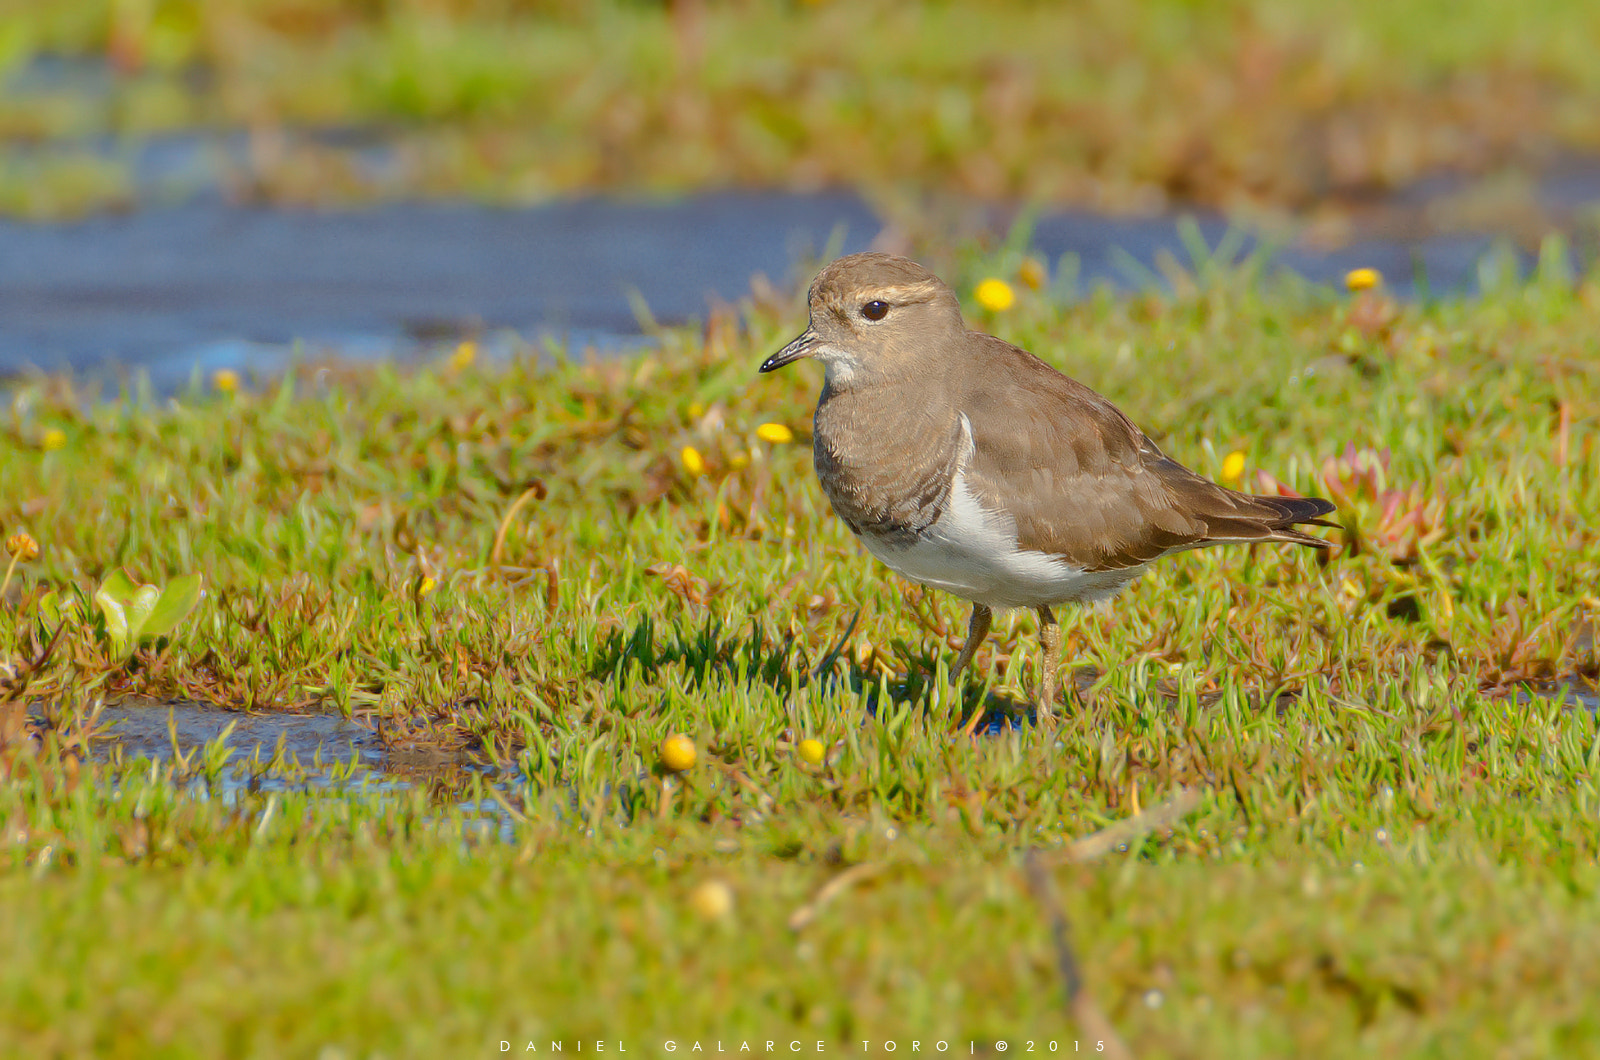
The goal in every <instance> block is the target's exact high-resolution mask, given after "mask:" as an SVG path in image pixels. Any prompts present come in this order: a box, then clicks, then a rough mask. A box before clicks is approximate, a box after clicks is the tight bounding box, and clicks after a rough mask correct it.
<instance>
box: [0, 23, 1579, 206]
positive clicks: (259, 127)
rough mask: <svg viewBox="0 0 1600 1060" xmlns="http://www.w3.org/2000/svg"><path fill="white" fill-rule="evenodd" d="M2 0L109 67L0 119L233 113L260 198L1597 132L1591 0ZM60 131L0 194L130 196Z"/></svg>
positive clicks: (1435, 152)
mask: <svg viewBox="0 0 1600 1060" xmlns="http://www.w3.org/2000/svg"><path fill="white" fill-rule="evenodd" d="M698 6H699V5H697V4H693V3H690V4H684V5H680V8H681V9H682V10H685V11H689V10H693V9H695V8H697V7H698ZM8 7H9V8H10V10H9V11H7V8H8ZM0 12H5V17H4V20H3V21H4V24H5V26H6V29H5V32H4V33H3V34H0V69H4V68H5V67H6V66H7V65H9V66H10V67H12V68H18V67H20V66H21V65H22V64H23V63H25V62H26V61H27V60H28V59H29V58H30V57H33V56H39V55H46V56H49V55H68V56H91V57H100V58H105V59H107V60H108V61H109V62H110V64H111V65H112V67H113V68H114V69H115V70H116V71H118V73H117V74H115V75H114V76H113V77H112V79H111V83H110V85H109V87H108V88H101V87H88V86H84V85H80V86H78V87H73V86H72V85H71V84H54V85H43V86H41V87H39V88H37V89H35V90H33V91H29V92H21V91H16V92H8V93H6V94H5V96H4V97H3V98H0V140H3V141H6V142H8V143H10V144H11V145H31V144H38V143H51V142H56V141H61V140H63V139H66V140H71V139H74V138H81V137H85V136H93V135H102V134H111V135H115V136H119V137H124V138H136V137H139V136H143V135H146V134H150V133H159V132H168V131H175V130H185V129H214V128H226V129H249V130H252V131H253V132H254V133H255V134H256V136H257V144H256V149H255V150H253V151H252V156H251V160H250V161H249V162H248V163H247V169H249V171H250V172H248V173H246V174H239V175H237V176H238V177H239V179H237V180H235V181H232V182H231V185H236V187H235V188H234V190H235V191H236V192H237V193H239V194H246V195H259V196H262V197H265V198H268V199H277V200H286V201H303V200H304V199H306V198H308V197H309V198H312V199H321V200H324V201H326V200H329V199H335V200H337V199H340V198H365V197H371V196H373V195H392V194H413V193H418V192H421V193H438V192H441V191H444V192H451V193H463V192H465V193H469V194H474V195H481V196H484V197H488V198H493V199H500V200H507V199H509V200H526V199H538V198H542V197H546V196H549V195H553V194H561V193H569V192H573V191H587V190H592V189H595V188H620V189H627V190H633V191H640V190H644V191H652V192H654V191H678V190H683V189H686V188H698V187H706V186H727V185H761V186H783V187H815V186H818V185H844V186H849V187H858V188H865V189H868V190H869V191H872V192H873V193H874V194H875V195H878V196H880V197H884V198H888V199H898V198H900V197H901V196H902V195H903V193H908V192H909V193H912V194H917V193H921V192H926V191H942V192H955V193H959V194H962V195H976V196H980V197H984V198H994V197H1002V196H1004V197H1014V198H1022V199H1033V200H1042V201H1051V202H1073V203H1080V204H1088V205H1094V206H1100V207H1109V208H1114V209H1148V208H1151V207H1156V206H1160V205H1161V204H1162V203H1164V202H1167V201H1169V200H1177V201H1185V202H1201V203H1205V204H1208V205H1213V206H1221V207H1228V208H1243V209H1255V210H1261V209H1266V210H1269V211H1282V210H1289V211H1306V210H1310V209H1312V208H1313V207H1320V208H1323V209H1326V208H1327V207H1328V200H1329V196H1330V195H1331V196H1336V197H1337V196H1349V197H1354V198H1356V199H1359V198H1361V197H1363V196H1367V195H1370V194H1371V193H1373V192H1374V191H1380V190H1382V189H1385V188H1391V187H1394V186H1397V185H1400V184H1404V183H1406V182H1408V181H1411V180H1414V179H1416V178H1417V177H1419V176H1422V175H1425V174H1428V173H1431V172H1434V171H1437V170H1441V169H1443V170H1463V171H1468V172H1474V173H1482V172H1492V171H1494V170H1495V169H1497V168H1498V167H1502V166H1506V165H1535V166H1536V165H1541V164H1544V163H1546V162H1548V161H1549V160H1550V158H1551V157H1552V156H1554V155H1560V154H1562V153H1571V152H1579V153H1585V152H1589V153H1592V152H1594V151H1595V150H1597V149H1600V74H1597V73H1596V65H1595V63H1594V62H1593V61H1592V54H1591V52H1592V49H1591V48H1590V47H1589V46H1588V44H1589V42H1591V41H1593V40H1594V39H1596V35H1597V34H1600V21H1597V19H1600V15H1597V14H1596V9H1595V6H1594V5H1593V4H1591V3H1587V2H1585V0H1538V2H1535V3H1525V4H1519V5H1508V4H1505V3H1501V2H1498V0H1470V2H1467V3H1441V2H1437V0H1432V2H1427V3H1421V2H1417V3H1405V4H1396V3H1385V2H1382V0H1357V2H1352V3H1346V4H1338V5H1330V4H1327V3H1315V2H1311V0H1293V2H1286V3H1284V2H1280V3H1273V4H1264V3H1260V2H1256V0H1229V2H1227V3H1208V4H1193V3H1188V2H1185V0H1157V2H1151V3H1141V4H1119V3H1111V2H1096V3H1087V4H1074V5H1041V4H1033V3H1023V2H1020V0H1010V2H986V3H981V4H980V3H972V2H968V3H941V4H925V5H924V4H897V3H868V4H861V3H788V2H778V0H759V2H753V3H737V4H735V3H709V4H706V5H705V10H704V14H703V16H702V17H700V18H694V17H690V16H683V17H677V18H674V17H672V16H670V15H669V14H668V11H667V9H666V6H665V5H661V4H652V3H643V2H622V0H608V2H603V3H596V4H577V3H548V2H536V0H478V2H470V0H461V2H449V3H426V4H424V3H420V2H386V3H368V2H356V0H330V2H326V3H314V4H313V3H308V2H306V0H249V2H245V0H204V2H202V0H150V2H142V3H115V4H111V3H106V2H104V0H59V2H56V3H51V4H37V3H32V2H29V0H9V3H0ZM90 85H93V81H92V79H91V81H90ZM284 127H288V128H298V127H333V128H345V129H348V128H350V127H358V128H366V129H369V130H374V131H376V132H377V133H378V134H379V135H380V137H385V136H392V137H394V138H395V139H396V140H397V141H398V142H399V143H400V144H401V145H402V146H403V149H402V151H401V156H400V158H401V163H400V166H399V173H398V175H395V174H391V175H389V176H385V177H382V178H377V179H375V180H374V179H368V178H365V177H363V176H362V175H361V174H360V173H359V171H357V170H354V169H352V167H350V166H349V165H348V163H347V162H341V161H339V160H338V157H337V152H331V153H330V152H326V151H318V150H317V149H315V148H314V147H311V146H305V147H293V146H291V147H290V149H288V150H284V149H283V146H282V145H281V144H280V143H278V142H277V141H276V140H275V138H274V134H275V132H276V131H278V130H280V129H281V128H284ZM74 150H75V149H74ZM74 150H69V151H68V153H67V155H66V156H65V157H64V158H63V159H62V160H61V161H60V163H59V165H60V167H62V169H63V170H64V172H63V174H62V175H61V177H60V179H59V180H58V178H57V177H56V176H55V170H54V169H53V168H52V166H53V165H54V164H55V163H53V162H51V161H50V160H51V159H52V158H54V156H53V155H52V154H50V153H49V152H47V153H46V158H45V160H44V161H43V162H41V161H39V160H38V159H36V158H35V159H33V160H31V161H30V160H28V159H27V158H23V157H22V156H20V155H18V156H16V157H14V158H13V159H12V161H11V162H10V164H9V165H6V166H4V167H0V180H3V182H0V208H3V209H6V210H8V211H12V212H21V213H32V214H45V215H51V214H61V213H68V212H73V211H74V210H81V209H84V208H88V207H92V206H94V205H97V204H99V205H104V204H108V203H115V202H118V201H121V200H123V199H125V198H126V197H127V196H128V195H129V194H130V193H131V192H130V189H128V188H127V187H126V186H124V185H123V184H120V183H119V182H118V181H116V180H115V179H114V176H113V175H112V174H108V173H105V172H102V171H101V168H102V167H97V166H96V165H95V164H94V163H93V162H91V161H89V160H86V159H84V158H82V157H79V156H78V155H77V154H76V153H74ZM12 154H14V155H15V152H12ZM41 166H43V167H44V168H43V169H41V168H40V167H41ZM308 173H314V174H315V179H307V174H308ZM47 174H48V175H47ZM63 182H64V184H65V187H62V188H57V187H56V186H55V185H56V184H57V183H63Z"/></svg>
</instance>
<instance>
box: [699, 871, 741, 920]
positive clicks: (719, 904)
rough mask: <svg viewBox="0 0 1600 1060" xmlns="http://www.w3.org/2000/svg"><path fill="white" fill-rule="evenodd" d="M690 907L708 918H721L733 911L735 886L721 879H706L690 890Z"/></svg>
mask: <svg viewBox="0 0 1600 1060" xmlns="http://www.w3.org/2000/svg"><path fill="white" fill-rule="evenodd" d="M689 908H690V909H693V910H694V911H695V912H696V913H698V914H700V915H701V916H702V917H704V918H705V919H707V920H721V919H722V918H723V917H725V916H727V915H728V914H729V913H731V912H733V888H732V887H729V886H728V885H727V884H726V883H723V882H722V881H721V880H706V881H705V882H704V883H701V884H699V885H698V886H696V887H695V889H694V890H692V891H690V892H689Z"/></svg>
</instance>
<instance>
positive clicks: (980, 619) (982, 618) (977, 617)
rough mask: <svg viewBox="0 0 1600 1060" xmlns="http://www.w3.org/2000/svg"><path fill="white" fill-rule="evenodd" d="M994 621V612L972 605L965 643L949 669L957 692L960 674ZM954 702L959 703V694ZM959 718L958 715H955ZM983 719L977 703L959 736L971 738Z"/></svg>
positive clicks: (959, 685)
mask: <svg viewBox="0 0 1600 1060" xmlns="http://www.w3.org/2000/svg"><path fill="white" fill-rule="evenodd" d="M993 619H994V612H993V611H991V610H989V608H988V606H987V605H985V604H973V605H972V620H971V621H969V622H968V623H967V642H966V643H965V644H963V645H961V654H960V655H957V656H956V664H955V665H954V666H952V667H951V668H950V684H951V685H953V686H954V687H955V688H957V689H958V690H959V689H960V687H961V673H962V671H964V670H965V669H966V668H967V664H968V663H970V662H972V657H973V656H974V655H976V654H978V646H979V645H980V644H982V643H983V638H985V637H987V636H988V635H989V623H990V622H991V621H992V620H993ZM956 702H957V703H958V704H959V703H960V702H961V696H960V695H959V693H958V694H957V696H956ZM957 716H958V717H959V716H960V715H959V713H958V714H957ZM981 717H983V704H982V703H979V704H978V705H977V706H976V707H974V708H973V711H972V718H971V719H970V720H969V721H968V722H967V724H966V725H965V726H964V727H963V728H962V730H961V735H963V736H971V735H972V730H973V729H976V728H977V727H978V719H979V718H981Z"/></svg>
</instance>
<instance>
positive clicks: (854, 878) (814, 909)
mask: <svg viewBox="0 0 1600 1060" xmlns="http://www.w3.org/2000/svg"><path fill="white" fill-rule="evenodd" d="M884 868H885V866H884V865H883V863H882V862H878V861H863V862H862V863H861V864H859V865H852V866H850V867H849V868H848V869H845V870H844V871H843V872H841V873H839V874H838V875H837V876H835V877H833V878H832V879H831V880H829V881H828V882H827V883H825V884H823V885H822V886H821V887H819V888H817V893H816V894H815V895H813V896H812V898H811V901H809V902H807V903H806V904H805V905H803V906H801V907H800V908H798V909H796V910H795V911H794V912H793V913H791V914H789V930H790V931H799V930H801V929H802V928H804V927H805V926H806V925H807V924H809V923H811V922H812V921H813V920H815V919H817V914H818V913H820V912H822V907H823V906H825V905H827V904H828V903H829V902H831V901H833V900H834V899H835V898H837V897H839V895H841V894H843V893H844V892H845V891H848V890H849V889H850V888H852V887H854V886H855V885H856V884H858V883H860V882H861V881H862V880H865V879H870V878H871V877H873V876H876V875H877V874H878V873H880V872H882V871H883V870H884Z"/></svg>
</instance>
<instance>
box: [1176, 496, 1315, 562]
mask: <svg viewBox="0 0 1600 1060" xmlns="http://www.w3.org/2000/svg"><path fill="white" fill-rule="evenodd" d="M1229 492H1230V493H1232V491H1231V490H1230V491H1229ZM1230 500H1232V501H1233V502H1234V505H1235V506H1236V510H1235V511H1232V512H1228V513H1226V514H1222V513H1218V515H1216V516H1212V515H1211V514H1210V513H1207V519H1206V523H1207V528H1208V530H1209V534H1208V536H1209V537H1211V538H1212V539H1213V540H1218V541H1237V542H1246V541H1283V542H1288V543H1290V544H1295V545H1305V546H1307V547H1308V548H1331V547H1333V546H1332V545H1331V544H1330V543H1329V542H1327V541H1324V540H1323V539H1322V538H1320V537H1312V536H1311V535H1310V534H1304V533H1301V532H1300V531H1299V530H1296V529H1295V527H1296V526H1326V527H1331V528H1333V529H1339V524H1338V523H1335V522H1330V521H1329V520H1327V519H1324V518H1322V517H1323V516H1324V515H1332V514H1333V511H1334V506H1333V505H1332V504H1331V503H1329V502H1328V501H1325V500H1323V499H1322V498H1320V497H1252V496H1249V495H1248V494H1243V493H1233V495H1232V497H1231V498H1230Z"/></svg>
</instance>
